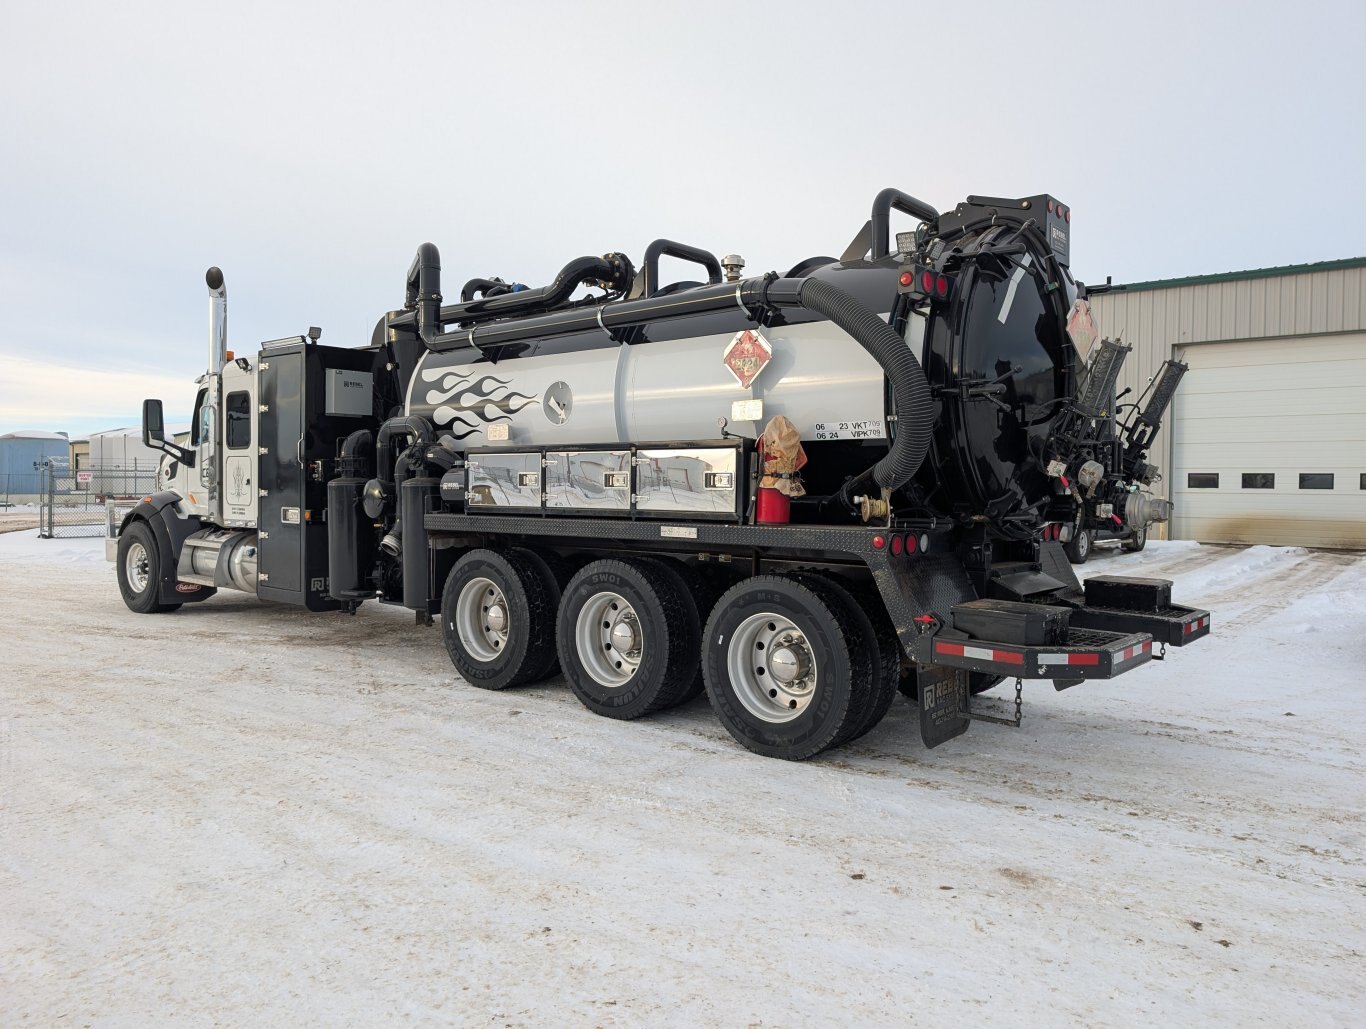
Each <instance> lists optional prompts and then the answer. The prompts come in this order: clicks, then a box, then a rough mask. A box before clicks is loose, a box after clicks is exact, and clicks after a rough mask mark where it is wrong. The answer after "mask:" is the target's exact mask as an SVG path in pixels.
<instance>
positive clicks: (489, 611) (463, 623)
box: [454, 577, 512, 661]
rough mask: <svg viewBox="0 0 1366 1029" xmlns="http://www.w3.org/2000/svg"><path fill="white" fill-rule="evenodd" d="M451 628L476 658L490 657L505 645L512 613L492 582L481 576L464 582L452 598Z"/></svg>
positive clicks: (497, 653)
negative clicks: (453, 608) (453, 601)
mask: <svg viewBox="0 0 1366 1029" xmlns="http://www.w3.org/2000/svg"><path fill="white" fill-rule="evenodd" d="M454 628H455V631H456V634H457V635H458V636H459V637H460V642H461V643H462V644H463V645H464V647H465V651H466V652H467V653H468V654H469V655H470V656H471V657H472V658H474V659H475V660H476V661H492V660H493V659H494V658H496V657H497V656H498V655H499V654H501V653H502V652H503V651H505V650H506V649H507V642H508V636H509V634H510V633H511V631H512V616H511V613H510V612H509V611H508V602H507V597H506V596H505V595H504V594H503V591H502V589H501V588H499V586H498V584H497V583H496V582H494V581H493V580H492V579H485V578H482V577H481V578H477V579H471V580H470V581H469V582H467V583H465V585H464V587H463V588H462V589H461V590H460V596H459V597H458V598H457V599H456V602H455V626H454Z"/></svg>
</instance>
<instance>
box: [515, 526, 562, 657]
mask: <svg viewBox="0 0 1366 1029" xmlns="http://www.w3.org/2000/svg"><path fill="white" fill-rule="evenodd" d="M510 553H512V554H514V555H516V556H517V557H519V558H521V559H522V560H523V561H525V562H526V564H527V567H529V568H530V569H531V570H532V571H534V572H535V573H536V574H537V575H538V576H539V577H540V579H541V585H542V586H543V587H544V588H545V593H546V597H547V600H548V602H549V604H550V611H551V618H552V620H553V619H554V617H555V615H556V614H557V613H558V612H559V610H560V598H561V597H562V596H563V595H564V587H565V585H566V584H567V583H568V582H569V578H570V576H571V575H572V574H573V573H572V572H571V571H570V569H569V566H568V565H566V564H565V562H564V561H562V560H561V559H560V557H559V556H558V555H557V554H552V553H550V552H548V551H545V552H543V551H539V550H532V549H530V548H529V547H527V548H522V547H516V548H514V549H513V550H511V551H510ZM559 670H560V660H559V655H558V654H557V653H556V651H555V648H554V647H553V646H552V647H549V648H547V650H546V659H545V664H544V666H543V667H542V668H540V669H538V670H537V671H535V672H533V673H531V676H530V677H529V678H528V679H527V680H526V681H527V682H540V681H541V680H542V679H548V678H550V677H551V676H552V675H556V674H558V672H559Z"/></svg>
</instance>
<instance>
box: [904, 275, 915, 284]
mask: <svg viewBox="0 0 1366 1029" xmlns="http://www.w3.org/2000/svg"><path fill="white" fill-rule="evenodd" d="M914 281H915V276H914V275H912V274H911V273H910V272H902V273H901V284H902V285H903V286H909V285H910V284H911V283H912V282H914Z"/></svg>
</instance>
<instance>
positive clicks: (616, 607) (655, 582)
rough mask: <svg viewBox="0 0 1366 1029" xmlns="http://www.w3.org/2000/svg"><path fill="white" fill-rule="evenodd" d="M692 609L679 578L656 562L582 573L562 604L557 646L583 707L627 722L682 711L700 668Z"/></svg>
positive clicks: (609, 564) (592, 567)
mask: <svg viewBox="0 0 1366 1029" xmlns="http://www.w3.org/2000/svg"><path fill="white" fill-rule="evenodd" d="M688 603H689V602H688V601H685V599H684V595H683V591H682V590H681V589H680V582H679V581H678V580H677V579H676V577H673V576H670V575H669V574H667V572H666V571H665V570H664V569H661V568H660V567H658V565H657V564H656V562H654V561H650V560H642V561H619V560H603V561H594V562H592V563H591V564H588V565H585V566H584V567H583V568H581V569H579V571H578V572H577V573H576V574H575V575H574V577H573V578H572V579H570V581H569V585H568V586H567V587H566V588H565V591H564V598H563V600H562V601H561V603H560V613H559V617H558V618H557V619H556V637H557V642H556V646H557V649H558V650H559V655H560V668H561V670H562V671H563V672H564V676H565V678H566V679H567V680H568V681H569V686H570V688H571V689H572V690H573V691H574V695H575V696H576V697H578V698H579V701H580V703H582V704H583V706H584V707H586V708H588V710H590V711H592V712H593V713H594V714H598V715H603V716H605V717H607V718H622V719H631V718H640V717H642V716H643V715H648V714H650V713H651V712H654V711H658V710H660V709H661V708H666V707H669V706H671V705H673V704H676V703H678V701H679V699H680V698H682V697H683V695H684V694H685V693H686V691H687V688H688V686H689V685H690V683H691V681H692V677H693V675H694V672H695V669H696V667H697V650H698V629H697V622H696V619H695V609H693V608H691V607H689V606H688Z"/></svg>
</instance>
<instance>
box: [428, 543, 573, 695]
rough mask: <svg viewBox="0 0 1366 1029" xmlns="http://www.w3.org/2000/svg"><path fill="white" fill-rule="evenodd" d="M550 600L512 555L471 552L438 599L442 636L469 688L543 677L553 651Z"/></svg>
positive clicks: (532, 570)
mask: <svg viewBox="0 0 1366 1029" xmlns="http://www.w3.org/2000/svg"><path fill="white" fill-rule="evenodd" d="M554 624H555V606H554V597H553V595H552V594H551V591H550V590H549V589H548V587H547V584H546V582H545V581H544V580H543V579H542V577H541V573H540V572H539V571H538V569H537V568H536V567H534V566H533V565H532V564H531V563H530V562H529V561H527V560H526V558H525V557H524V556H522V555H519V554H516V553H511V552H510V553H506V554H504V553H499V552H498V551H495V550H482V549H481V550H471V551H470V552H469V553H467V554H465V555H464V556H462V557H461V558H460V560H459V561H457V562H456V563H455V567H454V568H452V569H451V574H450V575H449V576H448V577H447V579H446V587H445V589H444V590H443V591H442V594H441V637H442V639H443V640H444V642H445V644H446V651H447V653H449V654H450V656H451V663H452V664H453V665H455V667H456V670H457V671H458V672H459V673H460V675H461V676H462V677H463V678H464V680H465V681H466V682H468V683H469V684H470V685H471V686H478V687H479V688H480V689H484V690H501V689H505V688H507V687H508V686H520V685H522V684H523V683H527V682H531V681H532V680H534V679H535V678H536V677H537V676H539V675H542V674H544V672H545V670H546V669H547V668H548V667H549V665H550V662H551V660H552V659H553V658H552V655H553V652H554V647H555V637H554V633H553V627H554Z"/></svg>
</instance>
